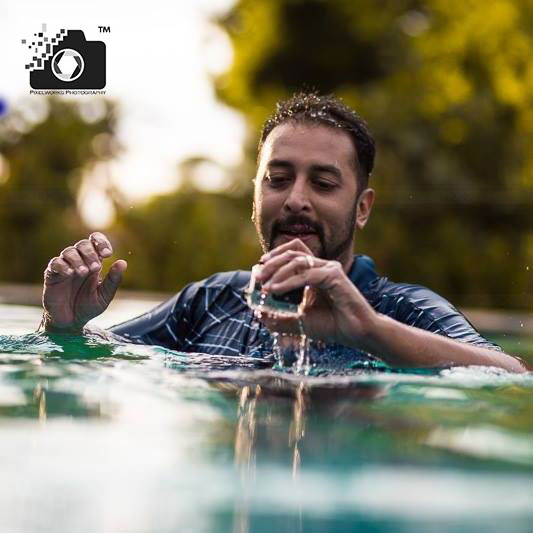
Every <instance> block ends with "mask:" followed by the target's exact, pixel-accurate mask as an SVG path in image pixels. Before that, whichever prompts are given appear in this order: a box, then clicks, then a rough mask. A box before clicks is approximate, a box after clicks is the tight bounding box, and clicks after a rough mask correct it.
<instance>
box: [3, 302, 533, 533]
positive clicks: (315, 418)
mask: <svg viewBox="0 0 533 533" xmlns="http://www.w3.org/2000/svg"><path fill="white" fill-rule="evenodd" d="M132 310H135V304H134V303H131V302H130V303H128V304H127V305H125V306H124V308H122V309H120V312H118V311H116V310H115V315H113V313H111V316H110V317H108V318H107V319H106V320H108V321H109V320H112V321H116V319H117V318H124V317H123V316H122V317H119V316H118V315H120V314H121V313H122V314H126V315H131V314H135V313H134V312H132ZM39 318H40V310H39V309H36V308H32V307H22V306H6V305H3V306H0V333H1V334H2V335H0V352H1V354H0V363H1V364H0V472H2V477H1V479H2V485H1V488H0V531H2V532H4V531H5V532H19V531H20V532H29V531H39V532H41V531H47V532H48V531H51V532H52V531H53V532H95V531H98V532H113V533H115V532H126V531H127V532H148V531H154V532H156V531H157V532H167V531H168V532H170V531H194V532H225V531H229V532H243V533H244V532H271V531H277V532H285V531H286V532H289V531H290V532H292V531H297V532H298V531H305V532H313V533H314V532H323V531H335V532H343V531H355V530H357V531H363V532H375V531H387V532H407V531H422V532H440V531H446V532H448V531H461V532H462V531H472V532H474V531H475V532H478V531H487V532H493V531H494V532H496V531H498V532H501V531H506V532H509V531H517V532H522V531H524V532H526V531H531V524H532V523H533V522H532V520H533V394H532V393H533V375H532V374H531V373H527V374H521V375H513V374H508V373H506V372H504V371H501V370H498V369H494V368H481V367H478V368H456V369H450V370H442V371H440V372H438V371H433V372H429V371H425V372H422V371H420V372H410V373H399V372H390V371H389V372H385V371H372V370H368V369H359V370H358V369H355V370H352V371H351V372H349V373H346V374H345V375H342V376H335V375H328V374H327V373H326V372H323V373H322V375H320V376H310V377H301V376H296V375H294V374H290V373H283V372H279V371H274V370H272V369H271V368H269V367H270V363H269V362H268V361H264V362H262V361H257V360H256V361H253V360H248V359H245V358H243V359H239V358H229V357H220V358H213V357H203V356H190V355H186V354H180V353H177V352H173V351H170V350H165V349H163V348H158V347H148V346H135V345H128V344H112V343H109V342H103V341H102V340H100V339H98V338H92V337H86V338H61V337H57V336H56V337H48V336H45V335H41V334H35V333H30V332H31V331H33V330H35V327H36V324H37V323H38V322H39ZM513 342H514V343H515V344H516V343H517V342H521V341H520V340H517V339H513Z"/></svg>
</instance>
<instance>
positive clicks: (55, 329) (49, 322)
mask: <svg viewBox="0 0 533 533" xmlns="http://www.w3.org/2000/svg"><path fill="white" fill-rule="evenodd" d="M84 326H85V324H79V323H77V322H72V323H70V324H58V323H57V322H54V320H53V319H52V317H51V316H50V314H49V313H48V311H46V310H45V311H44V313H43V317H42V319H41V323H40V324H39V328H38V329H37V331H44V332H46V333H54V334H62V335H82V334H83V329H84Z"/></svg>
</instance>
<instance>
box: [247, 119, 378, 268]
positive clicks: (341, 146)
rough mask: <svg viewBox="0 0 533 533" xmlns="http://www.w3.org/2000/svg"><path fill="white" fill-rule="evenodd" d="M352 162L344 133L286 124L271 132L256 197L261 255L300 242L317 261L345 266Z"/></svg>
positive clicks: (351, 222) (352, 221) (352, 212)
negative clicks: (327, 261) (321, 260)
mask: <svg viewBox="0 0 533 533" xmlns="http://www.w3.org/2000/svg"><path fill="white" fill-rule="evenodd" d="M355 157H356V155H355V149H354V146H353V144H352V140H351V138H350V136H349V135H348V134H347V133H346V132H344V131H342V130H336V129H334V128H331V127H327V126H323V125H315V124H296V123H291V122H287V123H284V124H280V125H279V126H276V127H275V128H274V129H273V130H272V131H271V132H270V134H269V135H268V137H267V139H266V141H265V143H264V145H263V148H262V150H261V154H260V160H259V165H258V169H257V175H256V180H255V192H254V222H255V226H256V229H257V232H258V234H259V239H260V241H261V246H262V247H263V250H264V251H265V252H266V251H269V250H271V249H273V248H276V247H277V246H279V245H280V244H283V243H284V242H287V241H290V240H292V239H295V238H299V239H301V240H302V241H303V242H304V243H305V244H306V245H307V246H308V247H309V249H310V250H311V251H312V252H313V254H314V255H315V256H317V257H321V258H323V259H336V260H339V261H341V262H342V263H343V264H344V263H345V261H347V260H348V259H349V258H351V256H352V242H353V234H354V230H355V225H356V214H357V210H356V198H357V192H358V191H357V179H356V170H355V165H354V158H355ZM370 204H371V202H370ZM370 207H371V205H370ZM365 221H366V219H365ZM362 225H364V223H363V224H362ZM361 227H362V226H361Z"/></svg>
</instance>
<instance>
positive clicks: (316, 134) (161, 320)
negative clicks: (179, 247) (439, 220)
mask: <svg viewBox="0 0 533 533" xmlns="http://www.w3.org/2000/svg"><path fill="white" fill-rule="evenodd" d="M374 155H375V147H374V140H373V138H372V136H371V134H370V133H369V131H368V129H367V126H366V124H365V122H364V121H363V120H362V119H361V118H360V117H359V116H358V115H357V114H356V113H355V112H354V111H353V110H351V109H350V108H348V107H347V106H345V105H344V104H343V103H341V102H340V101H339V100H337V99H336V98H334V97H325V96H318V95H315V94H303V93H302V94H297V95H295V96H293V97H292V98H291V99H290V100H288V101H285V102H281V103H279V104H278V106H277V109H276V112H275V113H274V114H273V115H272V116H271V117H270V118H269V119H268V120H267V122H266V123H265V125H264V127H263V131H262V134H261V139H260V142H259V148H258V159H257V174H256V177H255V191H254V203H253V216H252V219H253V221H254V223H255V226H256V229H257V232H258V235H259V239H260V241H261V245H262V248H263V251H264V252H265V253H264V255H263V256H262V257H261V259H260V261H259V263H260V264H261V268H260V272H259V274H258V279H259V281H260V282H261V283H262V286H263V290H264V291H266V292H267V293H268V292H270V293H274V294H278V295H279V294H284V293H287V292H288V291H291V290H294V289H298V288H301V287H304V286H309V287H310V288H311V289H310V291H311V294H312V298H310V301H309V302H308V303H307V305H306V307H305V311H304V314H303V317H302V326H303V330H304V332H305V334H306V335H307V336H308V337H310V338H312V339H313V340H314V341H321V343H320V344H321V348H322V350H321V351H322V353H325V354H328V357H329V360H330V361H331V362H333V363H334V362H336V361H339V360H342V361H348V362H352V363H357V362H363V363H364V362H366V361H375V360H376V359H377V360H381V361H384V362H385V363H387V364H389V365H390V366H393V367H403V368H409V367H411V368H414V367H418V368H422V367H447V366H454V365H490V366H497V367H501V368H504V369H507V370H510V371H516V372H520V371H524V370H525V368H524V366H523V365H522V364H521V363H520V362H519V361H518V360H517V359H515V358H514V357H511V356H510V355H507V354H505V353H504V352H503V351H502V350H501V348H499V347H498V346H497V345H494V344H493V343H491V342H489V341H487V340H486V339H484V338H483V337H481V336H480V335H479V333H478V332H477V331H476V330H475V329H474V328H473V327H472V325H471V324H470V323H469V322H468V321H467V320H466V318H465V317H464V316H463V315H462V314H461V313H459V312H458V311H457V310H456V309H455V308H454V307H453V305H452V304H450V303H449V302H448V301H446V300H445V299H444V298H442V297H441V296H439V295H437V294H436V293H434V292H432V291H430V290H429V289H427V288H425V287H421V286H418V285H408V284H399V283H393V282H391V281H389V280H388V279H387V278H385V277H381V276H379V275H378V274H377V273H376V271H375V266H374V263H373V261H372V260H371V259H370V258H369V257H367V256H364V255H356V256H354V255H353V252H352V248H353V240H354V235H355V233H356V232H357V230H362V229H363V228H364V226H365V225H366V223H367V221H368V218H369V216H370V213H371V210H372V205H373V203H374V198H375V191H374V190H373V189H371V188H369V187H368V179H369V176H370V173H371V172H372V168H373V164H374ZM112 253H113V251H112V247H111V244H110V242H109V240H108V239H107V238H106V236H105V235H103V234H102V233H93V234H92V235H90V237H89V238H88V239H85V240H81V241H79V242H78V243H76V244H75V245H73V246H69V247H67V248H65V249H64V250H63V251H62V252H61V254H60V255H59V256H58V257H55V258H53V259H52V260H51V261H50V263H49V264H48V267H47V268H46V270H45V276H44V278H45V280H44V293H43V305H44V309H45V313H44V316H43V322H42V326H43V327H44V329H45V330H46V331H49V332H63V333H72V334H81V333H82V332H83V331H84V328H85V326H86V324H87V322H88V321H89V320H91V319H92V318H94V317H96V316H97V315H99V314H101V313H102V312H104V311H105V309H106V308H107V306H108V305H109V303H110V302H111V300H112V299H113V297H114V295H115V292H116V290H117V288H118V286H119V284H120V281H121V279H122V275H123V273H124V271H125V270H126V267H127V265H126V262H125V261H123V260H118V261H115V262H114V263H113V264H112V265H111V268H110V270H109V272H108V274H107V276H106V277H105V278H104V279H101V278H100V272H101V269H102V261H103V259H105V258H108V257H110V256H111V255H112ZM249 279H250V272H244V271H234V272H225V273H218V274H214V275H213V276H211V277H209V278H207V279H206V280H203V281H200V282H197V283H192V284H190V285H187V286H186V287H185V288H184V289H182V290H181V291H180V292H179V293H178V294H176V295H175V296H174V297H173V298H171V299H170V300H168V301H167V302H165V303H163V304H161V305H160V306H159V307H156V308H155V309H154V310H152V311H150V312H149V313H146V314H144V315H142V316H140V317H138V318H135V319H132V320H129V321H127V322H125V323H123V324H119V325H118V326H114V327H112V328H111V329H110V331H111V332H112V333H113V334H116V335H119V336H121V337H122V338H127V339H130V340H132V341H134V342H143V343H146V344H157V345H161V346H165V347H168V348H171V349H174V350H178V351H183V352H201V353H209V354H219V355H232V356H237V355H248V356H258V355H265V354H266V353H272V340H273V335H272V333H273V332H279V331H282V332H296V331H298V330H297V327H296V322H295V319H290V318H286V319H276V320H274V319H273V318H272V317H269V316H268V315H267V316H265V315H263V318H261V320H260V321H257V320H255V319H254V316H253V311H252V310H251V309H250V308H249V307H248V305H247V304H246V300H245V294H244V291H245V289H246V287H247V285H248V283H249Z"/></svg>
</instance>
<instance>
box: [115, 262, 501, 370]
mask: <svg viewBox="0 0 533 533" xmlns="http://www.w3.org/2000/svg"><path fill="white" fill-rule="evenodd" d="M348 277H349V278H350V279H351V280H352V282H353V283H354V285H355V286H356V287H357V288H358V289H359V291H360V292H361V293H362V294H363V296H364V297H365V298H366V299H367V300H368V302H369V303H370V304H371V305H372V306H373V307H374V309H375V310H376V311H377V312H379V313H381V314H384V315H387V316H389V317H391V318H393V319H395V320H398V321H399V322H402V323H404V324H407V325H410V326H414V327H416V328H421V329H424V330H427V331H430V332H433V333H437V334H439V335H444V336H447V337H450V338H452V339H456V340H458V341H462V342H466V343H469V344H473V345H476V346H481V347H486V348H492V349H496V350H501V348H500V347H499V346H497V345H496V344H493V343H492V342H489V341H488V340H486V339H484V338H483V337H482V336H481V335H480V334H479V333H478V332H477V331H476V330H475V329H474V327H473V326H472V324H470V322H468V320H467V319H466V318H465V317H464V315H462V314H461V313H460V312H459V311H458V310H457V309H456V308H455V307H454V306H453V305H452V304H451V303H450V302H448V301H447V300H446V299H444V298H443V297H441V296H439V295H438V294H436V293H435V292H433V291H431V290H429V289H427V288H426V287H422V286H420V285H411V284H405V283H394V282H391V281H389V280H388V279H387V278H385V277H382V276H379V275H378V274H377V273H376V269H375V265H374V262H373V260H372V259H371V258H370V257H368V256H366V255H356V256H355V258H354V262H353V265H352V267H351V269H350V271H349V272H348ZM249 280H250V272H247V271H242V270H237V271H233V272H222V273H217V274H214V275H213V276H210V277H209V278H207V279H205V280H202V281H198V282H196V283H191V284H189V285H187V286H186V287H185V288H183V289H182V290H181V291H180V292H179V293H178V294H176V295H175V296H174V297H172V298H171V299H169V300H168V301H166V302H164V303H162V304H161V305H159V306H158V307H156V308H155V309H153V310H151V311H149V312H148V313H145V314H143V315H141V316H139V317H137V318H134V319H131V320H128V321H126V322H123V323H122V324H118V325H116V326H113V327H112V328H111V331H112V332H113V333H115V334H118V335H121V336H123V337H125V338H127V339H128V340H130V341H133V342H137V343H143V344H152V345H159V346H163V347H166V348H170V349H173V350H177V351H180V352H196V353H204V354H217V355H233V356H237V355H246V356H249V357H264V356H267V355H270V354H272V350H273V337H272V335H271V334H270V332H269V330H268V329H267V328H266V327H264V326H263V325H262V324H261V323H260V322H259V321H258V320H257V319H256V318H255V317H254V314H253V311H252V310H251V309H250V308H249V307H248V305H247V303H246V297H245V292H244V291H245V289H246V287H247V286H248V283H249ZM312 358H313V359H315V360H318V362H320V363H325V364H328V365H331V363H332V362H341V361H342V362H343V364H346V363H350V362H363V361H376V360H377V359H376V357H374V356H373V355H371V354H369V353H367V352H364V351H362V350H356V349H353V348H349V347H346V346H342V345H338V344H330V345H326V346H324V345H322V346H321V348H320V350H318V349H315V350H312Z"/></svg>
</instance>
